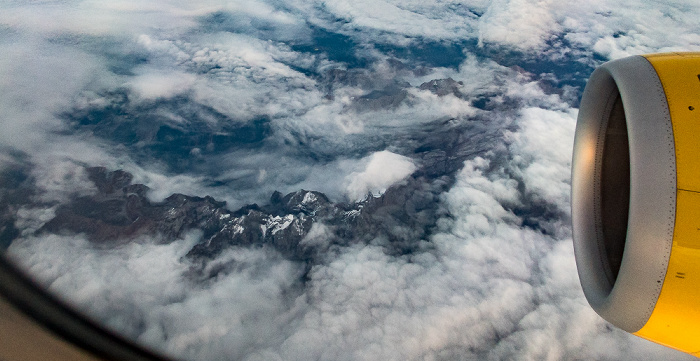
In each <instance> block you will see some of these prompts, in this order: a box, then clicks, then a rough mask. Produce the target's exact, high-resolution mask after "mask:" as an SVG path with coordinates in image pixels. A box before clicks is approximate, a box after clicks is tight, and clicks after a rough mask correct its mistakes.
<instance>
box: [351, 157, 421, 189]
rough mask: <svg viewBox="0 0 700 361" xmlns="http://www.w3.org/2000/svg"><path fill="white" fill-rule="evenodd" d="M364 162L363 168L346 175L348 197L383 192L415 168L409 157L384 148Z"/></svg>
mask: <svg viewBox="0 0 700 361" xmlns="http://www.w3.org/2000/svg"><path fill="white" fill-rule="evenodd" d="M366 162H367V166H366V167H365V169H363V170H362V171H361V172H355V173H352V174H350V175H349V176H348V177H347V182H349V184H348V186H347V188H346V192H347V195H348V198H350V199H353V200H358V199H362V198H363V197H365V196H367V194H369V193H371V194H372V195H377V194H381V193H384V191H385V190H386V189H387V188H389V186H391V185H393V184H394V183H396V182H398V181H400V180H402V179H404V178H406V177H407V176H409V175H410V174H411V173H413V171H415V170H416V165H415V164H414V163H413V161H411V159H410V158H407V157H404V156H401V155H399V154H395V153H391V152H389V151H386V150H384V151H381V152H376V153H374V154H372V155H370V156H369V157H367V159H366Z"/></svg>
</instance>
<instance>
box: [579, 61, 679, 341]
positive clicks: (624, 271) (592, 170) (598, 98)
mask: <svg viewBox="0 0 700 361" xmlns="http://www.w3.org/2000/svg"><path fill="white" fill-rule="evenodd" d="M618 97H620V99H621V101H622V104H623V106H624V117H625V122H626V125H627V132H628V141H629V159H630V160H629V168H630V173H629V177H630V179H629V191H630V196H629V216H628V218H627V232H626V239H625V241H624V251H623V256H622V260H621V263H620V267H619V272H615V270H614V269H613V268H614V267H611V264H610V262H609V260H608V254H607V252H606V243H605V242H606V241H605V237H604V235H603V231H602V230H603V228H604V227H603V220H602V214H603V212H602V210H603V209H602V207H603V202H602V197H601V179H602V176H601V173H602V172H601V170H602V163H603V155H604V145H605V139H606V131H607V125H608V121H609V120H610V115H611V112H612V108H613V106H614V104H615V100H616V99H618ZM675 202H676V164H675V148H674V141H673V126H672V123H671V117H670V114H669V110H668V102H667V100H666V95H665V93H664V90H663V87H662V85H661V82H660V80H659V77H658V75H657V73H656V71H655V70H654V67H653V66H652V65H651V63H649V61H648V60H647V59H646V58H644V57H641V56H633V57H629V58H625V59H620V60H615V61H611V62H608V63H605V64H603V65H602V66H601V67H599V68H598V69H596V70H595V71H594V72H593V74H592V75H591V77H590V79H589V81H588V84H587V85H586V89H585V91H584V94H583V97H582V99H581V106H580V110H579V115H578V121H577V125H576V136H575V140H574V155H573V161H572V190H571V206H572V210H571V212H572V229H573V240H574V251H575V255H576V264H577V268H578V272H579V278H580V281H581V286H582V288H583V291H584V294H585V296H586V299H587V300H588V302H589V303H590V304H591V306H592V307H593V309H594V310H595V311H596V312H597V313H598V314H600V315H601V316H602V317H603V318H605V319H606V320H608V321H609V322H611V323H613V324H614V325H616V326H618V327H620V328H622V329H623V330H625V331H628V332H636V331H638V330H639V329H641V328H642V327H643V326H644V324H646V322H647V321H648V319H649V317H650V316H651V313H652V311H653V309H654V307H655V305H656V301H657V300H658V297H659V294H660V292H661V286H662V284H663V280H664V278H665V274H666V269H667V267H668V261H669V258H670V250H671V246H672V242H673V227H674V225H675V208H676V204H675Z"/></svg>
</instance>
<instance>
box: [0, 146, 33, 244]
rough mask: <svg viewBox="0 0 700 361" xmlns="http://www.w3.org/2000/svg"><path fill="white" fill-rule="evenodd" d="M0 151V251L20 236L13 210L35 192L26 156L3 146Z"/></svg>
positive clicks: (26, 202) (28, 199)
mask: <svg viewBox="0 0 700 361" xmlns="http://www.w3.org/2000/svg"><path fill="white" fill-rule="evenodd" d="M2 153H3V154H5V158H6V159H2V162H0V252H3V251H5V250H6V249H7V247H9V246H10V244H11V243H12V241H13V240H14V239H15V238H17V237H19V236H20V231H21V230H20V229H18V228H17V226H16V225H15V222H16V216H15V212H16V211H17V209H18V208H19V207H22V206H24V205H26V204H28V203H29V202H30V200H31V199H32V197H33V196H34V194H35V190H34V186H33V184H32V181H31V178H30V175H29V173H30V171H31V166H30V164H29V161H28V156H27V155H26V154H23V153H20V152H17V151H15V150H12V149H6V148H4V147H3V148H2Z"/></svg>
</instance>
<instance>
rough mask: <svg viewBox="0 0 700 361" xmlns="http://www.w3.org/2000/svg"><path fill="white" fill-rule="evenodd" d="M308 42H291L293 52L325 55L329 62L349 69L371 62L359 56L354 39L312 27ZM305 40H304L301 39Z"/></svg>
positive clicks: (362, 66)
mask: <svg viewBox="0 0 700 361" xmlns="http://www.w3.org/2000/svg"><path fill="white" fill-rule="evenodd" d="M310 28H311V31H312V35H311V38H310V39H309V40H308V41H299V39H297V40H294V41H292V42H290V43H289V44H290V45H291V48H292V50H294V51H298V52H301V53H309V54H323V55H324V56H325V57H326V58H327V59H328V60H330V61H333V62H338V63H343V64H346V65H347V67H348V68H364V67H366V66H367V65H369V60H368V59H367V58H364V57H362V56H360V55H359V54H358V44H357V43H356V42H355V41H354V40H353V39H352V37H350V36H347V35H344V34H340V33H335V32H331V31H328V30H326V29H323V28H319V27H316V26H311V25H310ZM301 40H304V39H301Z"/></svg>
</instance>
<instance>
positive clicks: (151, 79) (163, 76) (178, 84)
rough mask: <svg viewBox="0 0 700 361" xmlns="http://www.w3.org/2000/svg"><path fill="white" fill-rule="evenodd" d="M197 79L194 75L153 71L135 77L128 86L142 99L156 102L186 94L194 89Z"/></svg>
mask: <svg viewBox="0 0 700 361" xmlns="http://www.w3.org/2000/svg"><path fill="white" fill-rule="evenodd" d="M195 79H196V78H195V76H194V75H193V74H188V73H183V72H167V73H166V72H161V71H159V70H151V71H145V72H144V74H143V75H140V76H136V77H134V78H133V79H132V80H130V81H129V82H128V84H129V85H130V86H131V89H133V90H134V91H135V92H136V94H137V95H138V96H139V97H140V98H142V99H144V100H155V99H158V98H171V97H173V96H176V95H180V94H183V93H186V92H187V91H189V90H191V89H192V86H193V85H194V82H195Z"/></svg>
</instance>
